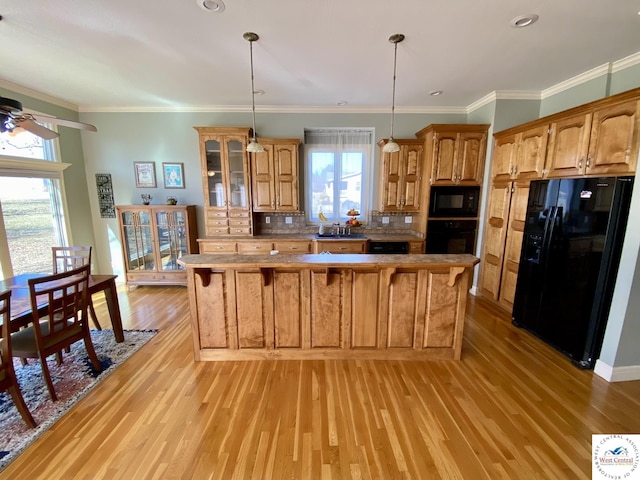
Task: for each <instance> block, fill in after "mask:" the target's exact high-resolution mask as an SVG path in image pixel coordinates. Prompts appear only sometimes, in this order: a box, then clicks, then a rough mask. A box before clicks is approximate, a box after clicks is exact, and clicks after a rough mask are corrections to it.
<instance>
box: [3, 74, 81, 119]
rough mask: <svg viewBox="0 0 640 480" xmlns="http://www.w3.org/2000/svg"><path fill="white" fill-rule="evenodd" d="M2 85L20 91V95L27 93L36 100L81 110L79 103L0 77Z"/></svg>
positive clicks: (77, 110) (13, 90)
mask: <svg viewBox="0 0 640 480" xmlns="http://www.w3.org/2000/svg"><path fill="white" fill-rule="evenodd" d="M0 87H2V88H6V89H7V90H11V91H12V92H15V93H19V94H20V95H26V96H28V97H31V98H35V99H36V100H42V101H43V102H47V103H51V104H53V105H57V106H58V107H62V108H66V109H68V110H73V111H74V112H79V111H80V110H79V108H78V105H76V104H74V103H71V102H67V101H66V100H62V99H60V98H56V97H52V96H51V95H47V94H46V93H42V92H39V91H37V90H32V89H30V88H27V87H23V86H22V85H18V84H17V83H13V82H10V81H9V80H4V79H2V78H0Z"/></svg>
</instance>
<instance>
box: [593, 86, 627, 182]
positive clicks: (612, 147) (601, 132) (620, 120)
mask: <svg viewBox="0 0 640 480" xmlns="http://www.w3.org/2000/svg"><path fill="white" fill-rule="evenodd" d="M639 135H640V99H638V98H635V99H632V100H629V101H626V102H621V103H617V104H613V105H603V106H601V107H599V108H596V109H595V110H594V112H593V119H592V121H591V136H590V138H589V156H588V157H587V162H586V165H585V167H586V171H585V173H586V174H587V175H624V174H629V173H635V171H636V166H637V165H636V164H637V162H638V145H639V143H640V141H639Z"/></svg>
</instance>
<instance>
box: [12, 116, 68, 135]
mask: <svg viewBox="0 0 640 480" xmlns="http://www.w3.org/2000/svg"><path fill="white" fill-rule="evenodd" d="M13 123H14V124H15V126H16V127H22V128H24V129H25V130H27V131H28V132H31V133H33V134H34V135H37V136H38V137H41V138H44V139H45V140H52V139H54V138H57V137H58V136H59V135H58V132H54V131H53V130H49V129H48V128H47V127H43V126H42V125H39V124H37V123H36V122H34V121H33V120H32V119H30V118H25V119H14V121H13Z"/></svg>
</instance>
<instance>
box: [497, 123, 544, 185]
mask: <svg viewBox="0 0 640 480" xmlns="http://www.w3.org/2000/svg"><path fill="white" fill-rule="evenodd" d="M516 128H517V127H516ZM514 130H515V129H514V128H512V129H509V130H505V131H504V132H500V133H497V134H495V135H494V137H495V141H494V149H493V161H492V164H491V178H492V179H493V180H494V181H498V182H500V181H506V182H508V181H511V180H533V179H537V178H542V175H543V170H544V162H545V158H546V153H547V141H548V138H549V127H548V125H538V126H533V127H530V128H527V129H524V130H522V131H519V132H517V131H514Z"/></svg>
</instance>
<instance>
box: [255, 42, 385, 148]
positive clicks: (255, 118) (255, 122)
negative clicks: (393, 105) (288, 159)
mask: <svg viewBox="0 0 640 480" xmlns="http://www.w3.org/2000/svg"><path fill="white" fill-rule="evenodd" d="M249 57H250V60H251V113H252V114H253V140H254V141H255V139H256V99H255V96H256V94H255V88H254V86H253V40H252V41H250V42H249ZM394 81H395V80H394Z"/></svg>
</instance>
